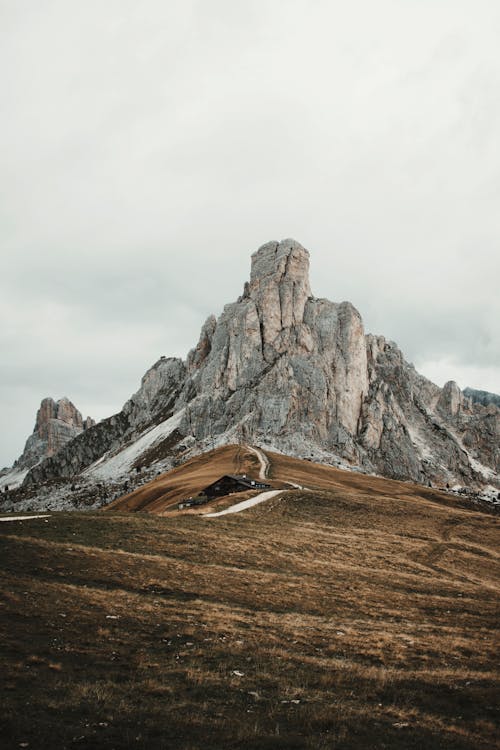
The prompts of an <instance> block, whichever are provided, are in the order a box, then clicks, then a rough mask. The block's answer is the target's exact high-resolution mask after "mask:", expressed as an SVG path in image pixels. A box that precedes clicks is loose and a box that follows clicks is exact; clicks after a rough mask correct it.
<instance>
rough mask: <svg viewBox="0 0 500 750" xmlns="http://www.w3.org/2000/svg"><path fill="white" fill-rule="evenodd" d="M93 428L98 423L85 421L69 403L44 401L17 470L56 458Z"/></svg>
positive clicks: (17, 464) (62, 399)
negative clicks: (46, 459)
mask: <svg viewBox="0 0 500 750" xmlns="http://www.w3.org/2000/svg"><path fill="white" fill-rule="evenodd" d="M93 425H94V421H93V420H92V419H91V418H90V417H87V419H85V420H84V419H83V418H82V415H81V414H80V412H79V411H78V409H77V408H76V406H75V405H74V404H72V403H71V401H70V400H69V399H67V398H61V399H60V400H59V401H54V399H53V398H44V399H43V401H42V402H41V404H40V408H39V409H38V412H37V415H36V422H35V427H34V430H33V433H32V434H31V435H30V436H29V438H28V440H27V441H26V445H25V447H24V451H23V453H22V454H21V456H20V457H19V458H18V460H17V461H16V463H15V467H16V468H18V469H30V468H31V467H32V466H35V464H38V463H39V462H40V461H42V460H43V459H45V458H50V457H52V456H54V455H55V454H56V453H57V452H58V451H60V450H61V448H63V447H64V446H65V445H67V443H69V442H71V441H72V440H73V439H74V438H75V437H77V436H78V435H80V434H81V433H82V432H84V431H85V430H88V429H89V428H90V427H92V426H93Z"/></svg>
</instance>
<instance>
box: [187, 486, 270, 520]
mask: <svg viewBox="0 0 500 750" xmlns="http://www.w3.org/2000/svg"><path fill="white" fill-rule="evenodd" d="M261 478H262V477H261ZM282 492H283V490H270V491H269V492H261V493H260V495H256V496H255V497H251V498H250V499H249V500H243V501H242V502H241V503H236V505H232V506H231V507H230V508H226V509H225V510H220V511H219V512H218V513H203V514H202V515H203V518H218V516H227V515H228V514H229V513H240V512H241V511H242V510H246V509H247V508H253V506H254V505H258V504H259V503H263V502H264V501H265V500H270V499H271V498H272V497H275V496H276V495H280V494H282Z"/></svg>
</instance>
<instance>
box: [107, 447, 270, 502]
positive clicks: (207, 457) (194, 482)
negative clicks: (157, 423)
mask: <svg viewBox="0 0 500 750" xmlns="http://www.w3.org/2000/svg"><path fill="white" fill-rule="evenodd" d="M258 471H259V462H258V459H257V457H256V456H255V454H253V453H251V452H250V451H248V450H246V449H245V448H244V447H242V446H238V445H227V446H224V447H223V448H216V449H215V450H213V451H209V452H208V453H203V454H202V455H200V456H195V458H192V459H190V460H189V461H187V462H186V463H185V464H183V465H182V466H179V467H178V468H176V469H172V471H169V472H167V473H166V474H162V475H161V476H159V477H157V478H156V479H153V480H152V481H151V482H147V483H146V484H144V485H142V486H141V487H139V488H138V489H136V490H134V492H130V493H129V494H128V495H123V497H119V498H118V499H117V500H114V501H113V502H112V503H110V505H108V506H107V509H109V510H120V511H137V510H141V511H147V512H148V513H165V512H166V511H167V512H168V510H169V509H172V508H175V507H176V506H177V504H178V503H179V502H181V501H182V500H185V499H186V498H188V497H191V496H194V495H197V494H198V492H200V491H201V490H202V489H204V488H205V487H207V486H208V485H209V484H212V482H215V480H216V479H218V478H219V477H220V476H222V475H224V474H249V475H254V474H255V476H258Z"/></svg>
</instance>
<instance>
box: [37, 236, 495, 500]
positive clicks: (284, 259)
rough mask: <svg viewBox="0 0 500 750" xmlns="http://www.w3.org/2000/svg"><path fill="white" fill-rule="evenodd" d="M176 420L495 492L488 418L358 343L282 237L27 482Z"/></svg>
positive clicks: (201, 434) (358, 327)
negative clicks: (178, 353)
mask: <svg viewBox="0 0 500 750" xmlns="http://www.w3.org/2000/svg"><path fill="white" fill-rule="evenodd" d="M172 414H179V427H178V432H179V440H183V441H184V443H186V440H185V439H186V438H188V437H189V440H190V441H191V443H190V444H193V442H194V444H195V446H198V447H199V449H203V447H204V446H205V447H206V446H208V445H210V441H212V443H217V444H223V443H230V442H237V441H245V442H249V443H256V444H261V445H263V446H265V445H267V446H273V447H275V448H276V449H278V450H281V451H283V452H287V453H290V454H292V455H297V456H312V455H314V456H318V455H321V456H322V457H323V459H324V460H327V459H328V456H331V458H332V461H334V460H337V461H338V460H341V461H343V462H344V463H347V464H350V465H352V466H357V467H361V468H362V469H364V470H366V471H373V472H377V473H380V474H384V475H386V476H390V477H395V478H400V479H412V480H416V481H420V482H429V481H431V482H433V483H435V482H437V483H445V482H448V483H450V484H458V485H462V486H463V485H466V486H470V487H481V486H485V485H487V484H493V485H495V486H498V483H499V480H498V472H499V469H500V453H499V429H500V410H499V409H498V408H497V407H496V406H495V405H494V404H488V405H487V406H483V405H481V404H477V403H474V402H473V400H472V399H470V398H468V397H467V396H465V395H464V394H463V393H462V392H461V391H460V389H459V388H458V386H457V385H456V384H454V383H447V384H446V386H445V387H444V388H443V389H440V388H438V386H436V385H434V384H433V383H431V382H430V381H429V380H427V379H426V378H424V377H423V376H421V375H419V374H418V373H417V372H416V370H415V369H414V367H413V366H412V365H411V364H409V363H407V362H406V361H405V359H404V357H403V355H402V353H401V352H400V350H399V349H398V347H397V346H396V345H395V344H394V343H392V342H390V341H386V340H385V339H384V338H383V337H382V336H373V335H371V334H368V335H366V334H365V332H364V329H363V322H362V320H361V317H360V315H359V313H358V311H357V310H356V309H355V308H354V307H353V306H352V305H351V304H350V303H349V302H341V303H335V302H330V301H329V300H326V299H317V298H315V297H314V296H313V295H312V293H311V289H310V285H309V253H308V252H307V250H305V249H304V248H303V247H302V246H301V245H300V244H299V243H297V242H296V241H294V240H283V241H282V242H269V243H267V244H265V245H263V246H262V247H261V248H260V249H259V250H258V251H257V252H256V253H254V254H253V256H252V263H251V273H250V280H249V282H247V283H245V285H244V289H243V293H242V295H241V297H240V298H239V299H238V300H237V301H236V302H234V303H231V304H229V305H226V306H225V308H224V310H223V312H222V314H221V315H220V316H219V318H218V319H216V318H215V317H213V316H211V317H209V318H208V320H207V321H206V323H205V324H204V326H203V328H202V331H201V335H200V339H199V342H198V344H197V346H196V347H195V348H194V349H193V350H192V351H191V352H190V353H189V354H188V356H187V360H186V362H185V363H184V362H182V361H181V360H178V359H161V360H159V362H157V363H156V364H155V365H154V366H153V367H152V368H151V369H150V370H149V371H148V372H147V373H146V375H145V376H144V378H143V380H142V383H141V388H140V389H139V391H138V392H137V393H136V394H135V395H134V396H132V398H131V399H130V400H129V401H128V402H127V403H126V404H125V406H124V408H123V410H122V412H120V413H119V414H118V415H115V416H114V417H111V418H110V419H109V420H105V421H104V422H101V423H100V424H99V425H96V426H95V427H91V428H90V429H89V430H86V431H85V433H84V434H81V435H79V436H78V437H77V438H76V439H75V440H73V441H72V442H71V443H69V444H68V445H66V447H65V448H63V450H62V451H61V450H60V451H59V452H58V454H57V456H54V457H52V458H51V459H48V460H47V461H45V462H43V463H42V464H40V465H39V466H37V467H36V468H35V469H33V470H32V471H31V472H30V474H29V475H28V477H27V480H26V482H27V483H36V482H40V481H45V480H47V479H50V478H54V477H69V476H73V475H76V474H78V473H79V472H81V471H82V470H83V469H84V468H85V467H86V466H89V464H91V463H92V462H93V461H96V460H97V459H99V458H100V457H101V456H103V455H104V454H105V453H106V452H107V451H110V450H115V451H116V450H118V449H119V448H120V447H121V446H125V445H129V444H131V443H132V442H133V441H134V440H135V439H136V438H137V437H138V436H139V435H140V434H141V431H144V430H145V429H150V428H151V426H152V425H158V424H159V423H161V422H162V421H163V420H165V419H167V418H169V417H170V416H171V415H172Z"/></svg>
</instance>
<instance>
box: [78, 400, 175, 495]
mask: <svg viewBox="0 0 500 750" xmlns="http://www.w3.org/2000/svg"><path fill="white" fill-rule="evenodd" d="M183 414H184V409H181V411H178V412H177V414H174V415H173V416H172V417H170V418H169V419H166V420H165V421H164V422H161V424H159V425H157V426H156V427H152V428H150V429H149V430H147V431H146V432H144V433H143V434H142V435H141V436H140V437H139V438H138V439H137V440H135V441H134V442H133V443H132V444H131V445H128V446H127V447H126V448H124V449H123V450H121V451H119V452H118V453H115V454H114V455H111V456H109V455H105V456H103V457H102V458H100V459H99V460H98V461H96V462H95V463H93V464H92V465H91V466H89V467H88V468H87V469H85V471H84V472H83V475H87V476H91V477H92V478H94V479H102V480H113V479H117V478H118V477H122V476H125V475H127V474H129V472H130V471H131V469H132V465H133V464H134V463H135V462H136V461H137V459H138V458H140V457H141V456H142V455H143V454H144V453H145V452H146V451H147V450H149V449H150V448H153V447H154V446H155V445H157V444H158V443H160V442H161V441H162V440H164V439H165V438H166V437H168V436H169V435H171V434H172V432H173V431H174V430H176V429H177V427H179V425H180V423H181V420H182V416H183Z"/></svg>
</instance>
